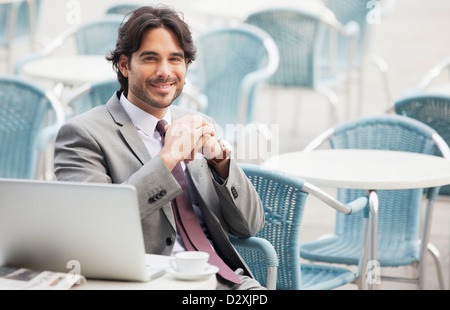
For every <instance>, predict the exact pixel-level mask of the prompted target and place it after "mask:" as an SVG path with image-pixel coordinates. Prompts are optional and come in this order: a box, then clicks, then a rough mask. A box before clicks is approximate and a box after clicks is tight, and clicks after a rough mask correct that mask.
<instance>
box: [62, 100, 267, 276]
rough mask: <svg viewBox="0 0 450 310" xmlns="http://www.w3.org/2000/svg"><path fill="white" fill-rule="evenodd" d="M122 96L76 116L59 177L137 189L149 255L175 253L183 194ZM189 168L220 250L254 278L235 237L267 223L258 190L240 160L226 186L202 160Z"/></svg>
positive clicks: (180, 112)
mask: <svg viewBox="0 0 450 310" xmlns="http://www.w3.org/2000/svg"><path fill="white" fill-rule="evenodd" d="M119 96H120V93H119V92H118V93H116V94H114V95H113V96H112V97H111V99H110V100H109V101H108V102H107V103H106V104H105V105H104V106H100V107H97V108H94V109H92V110H90V111H88V112H87V113H84V114H82V115H80V116H77V117H74V118H72V119H71V120H69V121H68V122H67V123H66V124H65V125H64V126H63V127H62V128H61V129H60V131H59V133H58V136H57V138H56V143H55V157H54V165H55V174H56V177H57V179H58V180H61V181H76V182H98V183H127V184H131V185H133V186H135V188H136V190H137V193H138V201H139V209H140V215H141V222H142V229H143V235H144V242H145V249H146V252H147V253H152V254H162V255H170V253H171V252H172V248H173V246H174V243H175V239H176V225H175V220H174V216H173V213H172V207H171V203H170V202H171V200H173V199H174V198H175V197H176V196H177V195H179V194H180V193H181V191H182V190H181V187H180V186H179V184H178V183H177V181H176V180H175V178H174V177H173V176H172V174H171V172H170V171H169V169H168V168H167V167H166V166H165V164H164V163H163V162H162V160H161V159H160V158H159V157H158V156H156V157H154V158H152V157H151V156H150V154H149V153H148V151H147V149H146V147H145V145H144V143H143V142H142V140H141V138H140V137H139V135H138V133H137V130H136V129H135V126H134V125H133V123H132V122H131V120H130V119H129V117H128V115H127V113H126V112H125V110H124V109H123V108H122V105H121V104H120V101H119ZM171 109H172V111H171V114H172V120H175V119H177V118H180V117H182V116H184V115H187V114H192V113H197V112H193V111H189V110H186V109H182V108H180V107H176V106H172V107H171ZM205 117H206V116H205ZM207 118H208V117H207ZM208 119H209V120H210V121H211V122H213V121H212V120H211V119H210V118H208ZM187 169H188V171H189V174H190V176H191V179H192V183H193V185H194V188H195V191H196V192H197V197H198V200H199V201H198V202H197V204H198V205H199V206H200V209H201V211H202V214H203V217H204V220H205V223H206V226H207V228H208V231H209V233H210V234H209V236H208V237H209V238H210V239H211V240H212V241H213V243H214V247H215V249H216V251H217V252H218V253H219V255H220V256H221V257H222V259H223V260H224V261H225V262H226V263H227V264H228V265H229V266H230V267H232V268H234V269H236V268H243V269H244V271H245V272H246V274H250V275H251V272H250V271H249V270H248V268H247V266H246V264H245V262H243V260H242V259H241V257H240V256H239V255H238V254H237V252H236V250H235V249H234V247H233V246H232V245H231V243H230V242H229V239H228V233H232V234H234V235H236V236H240V237H249V236H253V235H255V234H256V233H257V232H258V231H259V230H261V229H262V227H263V225H264V213H263V208H262V205H261V201H260V199H259V196H258V194H257V193H256V191H255V189H254V188H253V186H252V184H251V183H250V182H249V180H248V178H247V177H246V176H245V174H244V173H243V171H242V170H241V169H240V168H239V166H238V165H237V164H236V162H235V161H234V160H231V163H230V172H229V177H228V179H227V180H226V182H225V183H224V184H222V185H220V184H219V183H217V182H216V181H215V180H214V178H213V175H212V172H211V168H210V167H209V166H208V164H207V162H206V160H205V159H204V158H203V156H201V155H200V154H197V156H196V159H195V160H194V161H192V162H190V163H189V164H188V165H187Z"/></svg>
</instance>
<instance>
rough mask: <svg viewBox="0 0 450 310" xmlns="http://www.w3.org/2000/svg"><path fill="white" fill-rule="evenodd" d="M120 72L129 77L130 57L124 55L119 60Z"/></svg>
mask: <svg viewBox="0 0 450 310" xmlns="http://www.w3.org/2000/svg"><path fill="white" fill-rule="evenodd" d="M119 70H120V72H121V73H122V75H123V76H124V77H126V78H127V77H128V71H129V64H128V57H127V56H125V55H124V54H122V55H120V58H119Z"/></svg>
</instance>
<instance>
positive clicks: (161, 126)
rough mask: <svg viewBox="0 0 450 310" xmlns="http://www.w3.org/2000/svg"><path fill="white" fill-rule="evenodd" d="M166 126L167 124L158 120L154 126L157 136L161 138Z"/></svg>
mask: <svg viewBox="0 0 450 310" xmlns="http://www.w3.org/2000/svg"><path fill="white" fill-rule="evenodd" d="M166 125H167V122H166V121H165V120H163V119H162V120H159V121H158V123H157V124H156V129H157V130H158V132H159V134H160V135H161V136H162V137H163V136H164V134H165V133H166V130H165V127H166Z"/></svg>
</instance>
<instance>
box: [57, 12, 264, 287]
mask: <svg viewBox="0 0 450 310" xmlns="http://www.w3.org/2000/svg"><path fill="white" fill-rule="evenodd" d="M195 56H196V53H195V47H194V45H193V41H192V37H191V33H190V31H189V28H188V26H187V24H186V23H185V22H184V21H183V20H182V19H181V18H180V16H179V15H178V14H177V13H176V12H174V11H173V10H171V9H168V8H166V7H162V6H161V7H149V6H147V7H142V8H139V9H137V10H135V11H133V12H132V13H131V15H130V16H129V18H128V20H127V21H126V22H125V23H123V24H122V25H121V26H120V28H119V32H118V39H117V43H116V48H115V50H114V51H112V52H111V53H110V55H108V57H107V59H108V60H110V61H111V62H112V64H113V66H114V67H115V68H116V70H117V77H118V80H119V83H120V86H121V88H120V90H119V91H118V92H116V93H114V94H113V95H112V97H111V99H110V100H109V101H108V102H107V103H106V104H105V105H103V106H100V107H97V108H94V109H92V110H90V111H88V112H86V113H84V114H82V115H79V116H77V117H75V118H73V119H71V120H69V121H68V122H67V123H66V124H65V125H64V126H63V127H62V128H61V129H60V131H59V133H58V136H57V138H56V143H55V160H54V164H55V174H56V176H57V179H58V180H62V181H79V182H100V183H126V184H131V185H133V186H135V188H136V190H137V193H138V200H139V210H140V215H141V222H142V229H143V236H144V242H145V249H146V252H147V253H150V254H160V255H174V254H176V253H177V252H180V251H186V250H190V251H195V250H200V251H205V252H208V253H210V263H211V264H212V265H216V266H218V269H219V272H218V275H217V279H218V289H260V288H261V286H260V285H259V283H258V282H257V281H256V280H254V279H253V277H252V274H251V272H250V270H249V269H248V267H247V266H246V264H245V262H244V261H243V260H242V258H241V257H240V256H239V254H238V253H237V251H236V250H235V249H234V247H233V246H232V245H231V243H230V241H229V239H228V234H229V233H232V234H234V235H237V236H241V237H249V236H253V235H255V234H256V233H257V232H258V231H259V230H260V229H261V228H262V227H263V224H264V213H263V208H262V205H261V201H260V199H259V197H258V194H257V193H256V191H255V189H254V188H253V186H252V184H251V183H250V181H249V180H248V178H247V177H246V176H245V174H244V173H243V171H242V170H241V169H240V168H239V166H238V164H237V163H236V162H235V161H234V159H232V156H230V150H229V149H227V148H226V147H225V145H226V144H225V143H223V142H222V141H221V139H218V137H217V136H216V128H215V123H214V121H213V120H212V119H211V118H209V117H207V116H206V115H203V114H200V113H198V112H194V111H190V110H186V109H182V108H180V107H177V106H172V102H173V101H174V100H175V99H176V98H177V97H178V96H180V94H181V93H182V90H183V86H184V82H185V77H186V71H187V68H188V65H189V64H190V63H191V62H192V61H194V60H195ZM87 216H88V215H87ZM105 216H108V214H105Z"/></svg>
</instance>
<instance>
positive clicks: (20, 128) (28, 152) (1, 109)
mask: <svg viewBox="0 0 450 310" xmlns="http://www.w3.org/2000/svg"><path fill="white" fill-rule="evenodd" d="M49 112H51V113H49ZM49 116H51V117H49ZM47 117H49V118H50V119H54V120H55V122H54V123H53V124H49V125H47V124H46V120H47ZM63 122H64V112H63V110H62V108H61V106H60V103H59V101H58V100H57V99H56V98H55V97H54V96H53V95H52V94H51V93H49V92H47V93H46V92H44V91H43V90H41V89H40V88H39V87H38V86H36V85H35V84H33V83H31V82H28V81H26V80H24V79H21V78H19V77H13V76H2V77H0V177H2V178H22V179H34V178H37V170H38V162H39V155H41V154H43V153H44V151H45V149H46V146H47V143H49V142H51V141H52V139H54V137H55V136H56V133H57V131H58V129H59V127H60V126H61V125H62V124H63ZM51 170H52V171H53V169H51Z"/></svg>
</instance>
